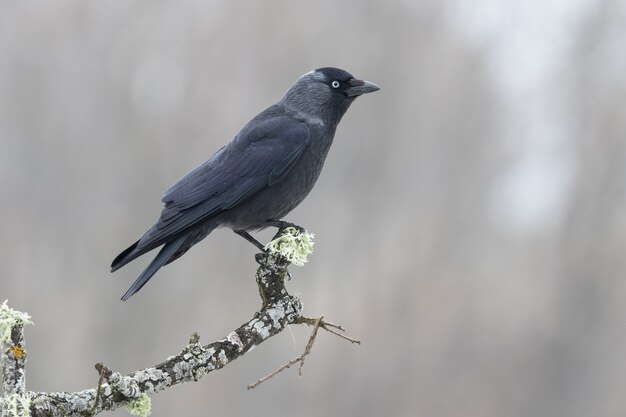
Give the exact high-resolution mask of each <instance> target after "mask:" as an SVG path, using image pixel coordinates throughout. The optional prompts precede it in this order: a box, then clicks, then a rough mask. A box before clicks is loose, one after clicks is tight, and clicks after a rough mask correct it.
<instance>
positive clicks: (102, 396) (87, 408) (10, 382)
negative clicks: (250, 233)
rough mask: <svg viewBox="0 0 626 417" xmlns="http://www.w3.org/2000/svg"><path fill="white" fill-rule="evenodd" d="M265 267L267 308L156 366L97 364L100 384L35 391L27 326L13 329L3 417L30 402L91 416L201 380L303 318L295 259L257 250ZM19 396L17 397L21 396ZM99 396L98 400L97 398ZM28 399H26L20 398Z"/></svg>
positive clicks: (40, 412)
mask: <svg viewBox="0 0 626 417" xmlns="http://www.w3.org/2000/svg"><path fill="white" fill-rule="evenodd" d="M257 261H258V263H259V265H260V266H259V268H258V270H257V273H256V281H257V283H258V286H259V292H260V295H261V299H262V308H261V309H260V310H259V311H258V312H257V313H255V314H254V316H253V317H252V318H251V319H250V320H249V321H247V322H246V323H244V324H243V325H241V326H240V327H239V328H237V329H236V330H234V331H233V332H231V333H230V334H229V335H228V336H227V337H225V338H223V339H221V340H218V341H215V342H213V343H210V344H207V345H204V346H203V345H201V344H200V343H199V338H198V337H197V335H195V334H194V335H192V338H191V340H190V341H189V344H188V345H187V346H185V347H184V349H183V350H182V351H181V352H180V353H179V354H177V355H175V356H172V357H169V358H167V359H166V360H165V361H164V362H162V363H160V364H158V365H155V366H153V367H149V368H145V369H141V370H138V371H135V372H132V373H131V374H129V375H126V376H123V375H121V374H120V373H118V372H112V371H110V370H109V369H108V368H107V367H105V366H102V365H100V367H97V368H98V369H99V371H100V373H101V379H100V381H101V384H99V387H97V388H92V389H87V390H84V391H80V392H73V393H69V392H55V393H46V392H31V391H26V389H25V382H24V365H25V362H26V350H25V349H24V339H23V325H16V326H14V327H13V329H12V333H11V342H10V343H7V345H10V346H5V351H4V353H5V354H4V356H3V360H2V362H3V364H2V368H3V378H4V395H5V396H4V398H0V409H1V410H2V415H3V417H7V416H12V417H13V416H19V415H28V413H24V412H25V411H26V410H20V409H19V407H16V406H15V405H16V404H18V405H19V404H26V405H27V406H28V412H29V414H30V416H33V417H44V416H46V417H47V416H87V415H94V414H97V413H99V412H101V411H103V410H114V409H116V408H119V407H121V406H124V405H127V404H129V403H131V402H132V401H133V400H136V399H138V398H140V397H141V396H145V394H148V395H151V394H154V393H157V392H159V391H162V390H164V389H166V388H168V387H171V386H172V385H176V384H180V383H184V382H189V381H197V380H198V379H200V378H201V377H202V376H204V375H205V374H207V373H209V372H211V371H214V370H217V369H220V368H222V367H224V366H226V365H227V364H228V363H229V362H231V361H233V360H235V359H237V358H238V357H240V356H242V355H244V354H245V353H246V352H248V351H249V350H250V349H252V348H254V347H255V346H257V345H259V344H260V343H262V342H263V341H264V340H266V339H268V338H269V337H271V336H274V335H276V334H278V333H280V332H281V331H282V330H284V329H285V327H286V326H287V325H288V324H291V323H297V322H302V321H301V320H302V316H301V308H302V306H301V303H300V300H299V299H298V298H297V297H294V296H292V295H290V294H288V293H287V290H286V289H285V285H284V281H285V277H287V276H288V271H287V267H288V266H289V263H288V262H287V261H285V260H284V258H282V257H280V256H275V255H270V254H267V253H261V254H257ZM16 395H17V396H16ZM96 398H97V401H96ZM21 400H24V401H25V402H20V401H21Z"/></svg>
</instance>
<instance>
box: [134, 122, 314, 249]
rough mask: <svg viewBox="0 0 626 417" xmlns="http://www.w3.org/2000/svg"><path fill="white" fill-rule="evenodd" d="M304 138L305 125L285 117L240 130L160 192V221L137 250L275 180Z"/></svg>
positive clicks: (288, 165) (295, 157)
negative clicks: (162, 205)
mask: <svg viewBox="0 0 626 417" xmlns="http://www.w3.org/2000/svg"><path fill="white" fill-rule="evenodd" d="M309 137H310V132H309V129H308V128H307V127H306V125H305V123H303V122H300V121H298V120H295V119H293V118H290V117H288V116H280V117H273V118H271V119H267V120H264V121H262V122H257V123H253V124H251V125H249V126H246V128H244V129H243V130H242V131H241V132H240V133H239V134H238V135H237V137H236V138H235V139H234V140H233V141H232V142H231V143H229V144H228V145H227V146H225V147H224V148H222V149H220V150H219V151H218V152H216V153H215V154H214V155H213V156H212V157H211V159H209V160H208V161H207V162H205V163H204V164H202V165H200V166H199V167H198V168H196V169H195V170H193V171H191V172H190V173H189V174H187V175H186V176H185V177H183V178H182V179H181V180H180V181H178V182H177V183H176V184H175V185H174V186H172V187H171V188H170V189H169V190H168V191H167V192H166V193H165V195H164V196H163V199H162V201H163V203H165V208H164V209H163V211H162V213H161V218H160V219H159V221H158V222H157V224H156V225H155V227H153V228H152V229H151V230H150V231H149V232H148V233H147V235H146V236H144V238H142V239H141V242H140V246H142V247H146V246H153V247H156V246H158V245H159V244H161V243H163V242H165V241H167V240H168V239H169V238H171V237H172V236H174V235H176V234H177V233H179V232H181V231H183V230H185V229H187V228H189V227H191V226H193V225H194V224H196V223H198V222H200V221H202V220H204V219H206V218H207V217H209V216H212V215H214V214H217V213H219V212H220V211H223V210H228V209H230V208H233V207H235V206H237V205H238V204H239V203H241V202H242V201H245V200H246V199H247V198H249V197H250V196H251V195H252V194H254V193H255V192H257V191H259V190H260V189H262V188H263V187H266V186H268V185H272V184H275V183H276V182H279V181H280V180H281V179H282V178H284V176H285V175H286V174H287V173H288V172H289V171H290V169H291V168H292V167H293V164H294V163H295V162H296V161H297V160H298V158H299V157H300V155H301V154H302V151H303V150H304V149H305V148H306V146H307V144H308V142H309Z"/></svg>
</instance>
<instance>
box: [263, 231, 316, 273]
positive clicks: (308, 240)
mask: <svg viewBox="0 0 626 417" xmlns="http://www.w3.org/2000/svg"><path fill="white" fill-rule="evenodd" d="M314 237H315V235H313V234H312V233H308V232H306V231H305V232H303V233H300V232H299V231H298V230H297V229H296V228H295V227H287V228H286V229H285V230H283V233H282V234H281V235H280V236H279V237H277V238H276V239H274V240H272V241H271V242H270V243H268V244H267V245H265V249H266V250H268V251H269V252H270V253H273V254H278V255H280V256H282V257H283V258H285V259H286V260H288V261H289V262H290V263H292V264H294V265H297V266H302V265H304V264H305V263H306V262H307V260H308V259H307V258H308V256H309V255H310V254H311V253H312V252H313V245H314V244H315V242H313V238H314Z"/></svg>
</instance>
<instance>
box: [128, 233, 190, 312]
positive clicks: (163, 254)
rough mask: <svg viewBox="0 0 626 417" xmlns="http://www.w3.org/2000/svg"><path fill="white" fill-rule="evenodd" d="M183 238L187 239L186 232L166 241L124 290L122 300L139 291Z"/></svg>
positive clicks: (179, 244)
mask: <svg viewBox="0 0 626 417" xmlns="http://www.w3.org/2000/svg"><path fill="white" fill-rule="evenodd" d="M185 239H187V235H186V234H185V235H182V236H180V237H178V238H176V239H174V240H172V241H171V242H168V243H166V244H165V245H164V246H163V247H162V248H161V250H160V251H159V254H158V255H157V256H156V257H155V258H154V259H153V260H152V262H150V265H148V267H147V268H146V269H144V271H143V272H142V273H141V275H139V277H138V278H137V279H136V280H135V282H133V285H131V286H130V288H129V289H128V291H126V294H124V295H123V296H122V301H126V300H128V299H129V298H130V297H131V296H132V295H133V294H135V293H136V292H137V291H139V290H140V289H141V287H143V286H144V285H145V284H146V282H148V280H149V279H150V278H152V276H153V275H154V274H155V273H156V272H157V271H158V270H159V269H160V268H161V267H162V266H163V265H165V264H166V263H167V262H168V261H169V260H170V258H171V257H172V256H173V255H174V254H175V253H176V251H178V250H179V249H180V247H181V245H182V244H183V242H184V241H185ZM129 249H130V248H129Z"/></svg>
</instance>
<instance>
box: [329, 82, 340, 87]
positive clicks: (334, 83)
mask: <svg viewBox="0 0 626 417" xmlns="http://www.w3.org/2000/svg"><path fill="white" fill-rule="evenodd" d="M330 86H331V87H332V88H339V81H337V80H335V81H333V82H332V83H330Z"/></svg>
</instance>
